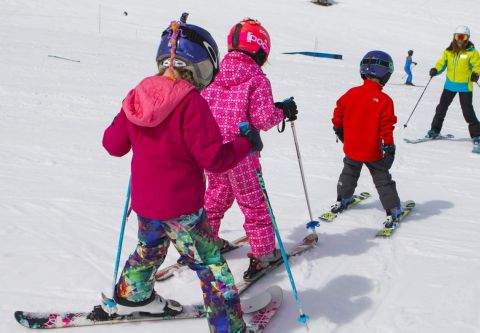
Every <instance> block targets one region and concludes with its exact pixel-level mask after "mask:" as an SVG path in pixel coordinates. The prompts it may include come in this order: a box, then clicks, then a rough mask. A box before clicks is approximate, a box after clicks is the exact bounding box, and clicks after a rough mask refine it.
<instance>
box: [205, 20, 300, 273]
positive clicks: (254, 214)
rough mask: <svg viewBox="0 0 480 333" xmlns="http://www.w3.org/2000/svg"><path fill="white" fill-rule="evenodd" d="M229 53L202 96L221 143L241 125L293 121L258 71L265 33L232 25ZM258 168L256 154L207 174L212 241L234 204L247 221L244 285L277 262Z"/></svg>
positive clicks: (248, 23) (292, 108)
mask: <svg viewBox="0 0 480 333" xmlns="http://www.w3.org/2000/svg"><path fill="white" fill-rule="evenodd" d="M228 51H229V53H228V54H227V55H226V56H225V57H224V58H223V60H222V62H221V65H220V72H219V74H218V75H217V76H216V78H215V80H214V81H213V82H212V84H211V85H210V86H209V87H208V88H207V89H205V90H204V91H203V92H202V96H203V97H205V99H206V100H207V101H208V103H209V105H210V109H211V110H212V113H213V116H214V117H215V119H216V121H217V123H218V125H219V126H220V131H221V133H222V136H223V142H224V143H227V142H231V141H232V140H234V139H235V138H236V136H237V133H238V124H239V123H241V122H249V124H250V126H251V127H252V128H255V129H257V130H262V131H267V130H269V129H270V128H272V127H274V126H275V125H277V124H279V123H280V122H281V121H282V120H283V119H285V118H288V119H289V120H292V121H293V120H295V119H296V114H297V113H298V111H297V108H296V105H295V102H294V101H293V99H291V100H286V101H284V102H279V103H274V102H273V96H272V89H271V85H270V81H269V80H268V79H267V77H266V76H265V74H264V73H263V71H262V68H261V66H262V65H263V64H264V63H265V61H266V60H267V57H268V54H269V52H270V37H269V35H268V32H267V31H266V30H265V28H264V27H263V26H262V25H261V24H260V23H259V22H258V21H255V20H252V19H245V20H243V21H241V22H240V23H238V24H236V25H235V26H233V27H232V29H231V31H230V34H229V36H228ZM256 168H260V164H259V154H255V155H254V156H252V157H251V158H247V159H244V160H242V161H241V162H240V163H239V164H238V165H237V166H236V167H235V168H233V169H231V170H229V171H227V172H222V173H220V172H212V171H209V172H207V176H208V188H207V192H206V196H205V209H206V212H207V216H208V220H209V222H210V224H211V226H212V229H213V232H214V234H215V236H216V237H218V231H219V228H220V222H221V220H222V218H223V216H224V214H225V212H226V211H227V210H228V209H229V208H230V207H231V205H232V204H233V202H234V200H235V199H236V200H237V203H238V205H239V206H240V209H241V210H242V212H243V214H244V215H245V223H244V225H243V227H244V229H245V232H246V234H247V236H248V237H249V243H250V247H251V251H252V253H250V254H249V257H250V266H249V268H248V270H247V271H246V272H245V273H244V278H245V279H247V280H248V279H252V278H254V276H255V275H256V274H257V273H258V272H259V271H261V270H262V269H263V268H264V267H265V266H266V265H268V263H269V262H272V261H276V260H278V259H279V258H280V255H279V254H278V253H277V251H275V233H274V230H273V226H272V222H271V220H270V216H269V214H268V209H267V205H266V202H265V199H264V197H263V194H262V190H261V187H260V184H259V182H258V178H257V175H256V172H255V169H256ZM218 240H219V243H220V244H223V245H221V246H222V247H228V246H229V245H228V243H227V242H226V241H224V240H222V239H221V238H219V239H218Z"/></svg>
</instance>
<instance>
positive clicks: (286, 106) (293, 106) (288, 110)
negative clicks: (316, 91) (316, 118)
mask: <svg viewBox="0 0 480 333" xmlns="http://www.w3.org/2000/svg"><path fill="white" fill-rule="evenodd" d="M275 106H276V107H277V108H280V109H282V111H283V115H284V117H285V118H286V119H288V121H294V120H297V114H298V110H297V103H295V101H294V100H293V97H290V98H287V99H284V100H283V101H281V102H276V103H275Z"/></svg>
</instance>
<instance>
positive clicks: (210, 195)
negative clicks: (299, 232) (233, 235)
mask: <svg viewBox="0 0 480 333" xmlns="http://www.w3.org/2000/svg"><path fill="white" fill-rule="evenodd" d="M254 163H255V164H254ZM255 165H257V166H258V167H259V168H260V162H259V159H258V156H257V155H255V156H249V157H247V158H245V159H243V160H242V161H241V162H240V163H239V164H238V165H237V166H236V167H235V168H233V169H231V170H229V171H227V172H225V173H209V172H207V176H208V188H207V192H206V194H205V210H206V212H207V216H208V220H209V222H210V225H211V226H212V231H213V234H214V236H215V238H218V231H219V229H220V223H221V220H222V218H223V216H224V215H225V212H226V211H227V210H228V209H229V208H230V207H231V206H232V204H233V201H234V200H237V204H238V206H239V207H240V210H241V211H242V212H243V215H244V216H245V223H244V224H243V228H244V229H245V232H246V234H247V236H248V238H249V243H250V248H251V251H252V253H253V255H254V256H255V257H260V256H264V255H268V254H270V253H272V252H273V250H274V249H275V231H274V230H273V225H272V221H271V220H270V215H269V214H268V208H267V203H266V201H265V198H264V197H263V193H262V189H261V187H260V183H259V182H258V178H257V174H256V172H255Z"/></svg>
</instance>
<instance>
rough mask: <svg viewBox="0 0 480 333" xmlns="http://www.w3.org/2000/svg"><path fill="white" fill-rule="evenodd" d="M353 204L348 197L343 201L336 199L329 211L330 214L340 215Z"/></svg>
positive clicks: (351, 198) (351, 199)
mask: <svg viewBox="0 0 480 333" xmlns="http://www.w3.org/2000/svg"><path fill="white" fill-rule="evenodd" d="M352 202H353V196H352V197H350V198H345V199H340V198H337V202H335V203H334V204H333V205H332V207H331V209H330V211H331V212H332V213H341V212H343V211H344V210H345V209H347V208H348V206H349V205H350V204H351V203H352Z"/></svg>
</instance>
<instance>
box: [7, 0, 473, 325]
mask: <svg viewBox="0 0 480 333" xmlns="http://www.w3.org/2000/svg"><path fill="white" fill-rule="evenodd" d="M1 3H2V11H1V13H0V17H1V19H0V45H1V47H0V77H1V80H0V101H1V102H0V211H1V218H0V221H1V222H0V225H1V227H0V241H1V247H0V259H1V267H2V268H1V274H0V300H1V303H0V332H26V329H24V328H22V327H21V326H20V325H18V324H17V323H16V322H15V321H14V318H13V312H14V311H15V310H20V309H22V310H29V311H51V310H86V309H90V308H91V306H92V305H93V304H95V303H97V302H98V301H99V299H100V292H101V291H105V292H107V293H109V292H110V288H111V284H112V276H113V267H114V261H115V255H116V250H117V242H118V232H119V228H120V223H121V217H122V210H123V204H124V199H125V192H126V187H127V182H128V178H129V159H128V158H123V159H115V158H112V157H109V156H108V154H107V153H106V152H105V151H104V150H103V148H102V146H101V138H102V135H103V130H104V128H105V127H106V126H108V124H109V123H110V122H111V120H112V118H113V116H114V115H115V114H116V113H117V112H118V110H119V108H120V105H121V101H122V99H123V98H124V96H125V95H126V93H127V92H128V91H129V89H131V88H132V87H133V86H134V85H135V84H137V83H138V82H139V81H140V80H141V79H142V78H143V77H145V76H147V75H150V74H153V73H154V72H155V70H156V69H155V61H154V57H155V54H156V49H157V46H158V42H159V40H160V35H161V32H162V31H163V29H164V28H165V27H166V26H167V25H168V23H169V22H170V21H171V20H173V19H178V18H179V17H180V15H181V13H182V12H184V11H187V12H189V13H190V17H189V22H191V23H194V24H198V25H200V26H203V27H205V28H206V29H208V30H209V31H211V32H212V34H213V35H214V37H215V38H216V40H217V42H218V44H219V47H220V49H221V52H222V54H225V52H226V35H227V32H228V30H229V29H230V27H231V26H232V25H233V24H234V23H236V22H237V21H238V20H240V19H242V18H243V17H246V16H251V17H254V18H257V19H259V20H260V21H262V22H263V23H264V25H265V26H266V27H267V29H268V30H269V32H270V35H271V39H272V54H271V56H270V58H269V63H268V65H266V66H265V71H266V72H267V74H268V77H269V78H270V80H271V82H272V87H273V91H274V95H275V98H276V99H277V100H280V99H283V98H286V97H290V96H295V99H296V101H297V104H298V106H299V110H300V114H299V119H298V121H297V122H296V130H297V134H298V140H299V144H300V149H301V152H302V160H303V164H304V169H305V173H306V180H307V184H308V187H309V192H310V199H311V202H312V208H313V210H314V214H315V216H318V215H319V214H320V213H321V212H322V211H323V210H325V209H326V208H328V207H329V205H330V204H331V202H332V201H333V200H334V199H335V197H336V182H337V179H338V175H339V173H340V171H341V168H342V158H343V153H342V147H341V145H340V144H337V143H336V142H335V136H334V134H333V131H332V125H331V122H330V118H331V115H332V111H333V107H334V105H335V101H336V100H337V99H338V98H339V97H340V96H341V95H342V94H343V93H344V92H345V91H346V90H347V89H349V88H350V87H352V86H354V85H358V84H360V83H361V80H360V77H359V74H358V64H359V61H360V59H361V58H362V56H363V55H364V54H365V53H366V52H367V51H369V50H371V49H382V50H385V51H387V52H389V53H390V54H391V55H392V57H393V58H394V60H395V66H396V72H395V73H394V74H393V76H392V78H391V80H390V82H389V84H388V85H387V86H386V87H385V91H386V92H387V93H388V94H390V95H391V96H392V98H393V99H394V102H395V107H396V113H397V116H398V118H399V123H398V126H397V130H396V132H395V139H396V143H397V152H398V153H397V159H396V162H395V164H394V166H393V168H392V173H393V176H394V178H395V180H396V181H397V186H398V190H399V194H400V196H401V198H402V200H408V199H413V200H415V201H416V202H417V208H416V210H415V212H414V214H413V215H412V216H411V217H410V218H409V219H408V223H407V222H406V223H405V224H404V225H402V227H401V229H400V230H399V231H398V233H396V234H395V236H394V237H393V238H392V239H387V240H384V239H375V238H374V237H373V236H374V234H375V232H376V230H377V229H378V228H379V227H380V226H381V221H382V220H383V218H384V214H385V213H384V212H383V211H382V208H381V205H380V202H379V200H378V195H377V194H376V190H375V188H374V186H373V183H372V181H371V178H370V175H369V174H368V172H367V171H364V174H363V175H362V177H361V179H360V182H359V187H358V189H359V190H360V191H369V192H370V193H372V194H373V197H372V198H370V199H368V201H366V202H365V203H362V205H361V206H359V207H358V209H355V210H352V211H351V212H348V213H346V214H344V215H343V216H341V217H340V218H339V219H338V220H337V221H336V222H335V223H332V224H327V223H324V224H322V226H321V227H320V228H319V229H318V232H319V238H320V239H319V245H318V248H316V249H315V250H313V251H310V252H309V253H307V254H305V255H304V256H302V257H300V258H294V259H293V260H292V261H291V264H292V269H293V274H294V277H295V279H296V282H297V287H298V289H299V294H300V300H301V302H302V304H303V309H304V311H305V312H306V313H307V314H308V315H310V317H311V321H310V330H311V331H312V332H322V333H332V332H335V333H344V332H345V333H346V332H356V333H385V332H387V333H390V332H391V333H397V332H402V333H405V332H408V333H410V332H411V333H417V332H435V333H440V332H441V333H443V332H457V333H458V332H461V333H473V332H479V331H480V310H479V309H480V284H479V283H478V279H479V276H480V242H479V241H478V239H479V238H480V226H479V223H480V222H479V218H478V210H477V208H478V207H477V206H476V205H477V204H478V193H479V190H480V177H479V173H478V170H479V165H480V156H478V155H473V154H472V153H471V152H470V151H471V143H470V141H469V136H468V131H467V125H466V123H465V121H464V120H463V117H462V114H461V109H460V105H459V102H458V99H456V100H455V101H454V103H453V104H452V106H451V108H450V110H449V113H448V115H447V119H446V121H445V126H444V132H445V133H447V132H448V133H452V134H454V135H455V137H456V139H455V140H453V141H443V142H428V143H423V144H419V145H409V144H406V143H404V142H403V138H406V137H408V138H413V137H419V136H423V135H424V134H425V132H426V131H427V130H428V129H429V126H430V122H431V120H432V117H433V113H434V109H435V106H436V104H437V103H438V100H439V98H440V93H441V90H442V87H443V82H444V76H442V77H437V78H435V79H433V80H432V82H431V83H430V85H429V87H428V89H427V91H426V92H425V95H424V96H423V99H422V101H421V103H420V105H419V106H418V108H417V110H416V111H415V114H414V115H413V117H412V119H411V121H410V123H409V125H408V127H407V128H406V129H404V128H403V126H402V125H403V124H404V123H405V122H406V120H407V118H408V116H409V115H410V112H411V111H412V109H413V107H414V105H415V103H416V102H417V100H418V98H419V97H420V94H421V93H422V91H423V88H422V87H406V86H404V85H402V84H401V83H402V82H403V80H402V76H403V74H404V73H403V70H402V68H403V64H404V60H405V57H406V53H407V50H409V49H413V50H414V51H415V53H414V61H416V62H418V66H416V67H415V68H414V69H413V73H414V79H413V82H414V83H416V84H418V85H425V84H426V83H427V81H428V78H429V77H428V70H429V68H430V67H432V66H433V65H434V63H435V61H436V60H437V59H438V58H439V57H440V56H441V52H442V51H443V49H444V48H445V47H446V46H447V45H448V43H449V41H450V38H451V34H452V32H453V30H454V28H455V27H456V26H457V25H460V24H465V25H468V26H469V27H470V29H471V31H472V41H473V42H474V43H475V42H477V43H479V44H480V23H479V21H478V13H479V12H480V3H479V2H478V1H477V0H459V1H455V2H451V1H443V0H442V1H438V0H424V1H416V0H403V1H393V0H341V1H340V0H339V1H336V4H335V5H334V6H331V7H321V6H316V5H314V4H312V3H310V2H309V1H308V0H262V1H253V0H246V1H232V0H204V1H198V0H184V1H177V2H173V1H153V0H143V1H127V0H117V1H114V0H102V1H97V0H83V1H73V0H63V1H60V0H42V1H27V0H15V1H14V0H4V1H2V2H1ZM124 12H127V14H128V15H125V13H124ZM289 51H317V52H329V53H339V54H342V55H343V57H344V58H343V60H341V61H340V60H331V59H316V58H309V57H305V56H300V55H283V54H281V53H282V52H289ZM53 56H56V57H53ZM57 57H63V58H67V59H60V58H57ZM474 107H475V108H476V109H477V115H478V116H480V113H479V112H480V95H479V94H478V87H477V86H475V91H474ZM263 138H264V141H265V150H264V152H263V153H262V155H263V159H262V160H263V169H264V174H265V181H266V184H267V188H268V191H269V195H270V199H271V202H272V206H273V208H274V211H275V214H276V217H277V223H278V225H279V227H280V229H281V230H280V232H281V234H282V236H283V238H284V242H285V245H286V246H287V247H289V246H292V245H293V244H294V243H295V242H296V241H297V240H299V239H301V238H302V237H303V236H304V235H305V232H306V230H305V229H304V224H305V223H306V222H308V220H309V218H308V212H307V208H306V204H305V199H304V195H303V189H302V183H301V178H300V173H299V168H298V163H297V160H296V152H295V146H294V142H293V138H292V134H291V131H290V129H289V128H288V127H287V129H286V131H285V133H283V134H279V133H277V132H276V131H275V130H272V131H270V132H268V133H266V134H264V136H263ZM242 223H243V218H242V215H241V213H240V211H239V210H238V208H237V207H234V208H233V209H232V210H231V211H230V212H229V213H228V214H227V216H226V218H225V221H224V225H223V226H222V231H221V232H222V236H223V237H225V238H228V239H233V238H236V237H238V236H240V235H242V233H243V230H242ZM135 240H136V222H135V218H134V217H132V218H131V220H130V221H129V223H128V225H127V230H126V234H125V242H124V247H123V254H122V258H123V259H122V262H123V261H124V259H125V258H126V256H127V255H128V253H130V252H131V251H132V250H133V248H134V246H135ZM247 251H248V248H243V249H242V250H238V251H237V252H235V253H232V254H231V255H229V256H228V257H227V258H228V259H229V263H230V266H231V268H232V270H233V271H234V273H235V275H236V276H238V278H240V277H241V274H242V272H243V270H245V268H246V266H247V265H248V259H247V258H246V252H247ZM176 256H177V254H176V253H175V250H172V251H170V253H169V256H168V257H167V260H166V263H171V262H174V261H175V260H176ZM271 284H279V285H280V286H281V287H282V288H283V289H284V291H285V296H284V305H283V306H282V309H281V311H280V315H278V316H277V317H276V318H275V319H274V321H273V322H272V324H271V326H269V328H268V330H267V331H266V332H279V333H287V332H288V333H293V332H304V331H305V328H304V327H302V326H301V325H300V324H299V323H297V322H296V320H295V318H296V317H297V315H298V314H297V312H296V306H295V302H294V299H293V297H292V292H291V288H290V284H289V280H288V277H287V274H286V273H285V271H284V270H282V269H279V270H277V272H276V273H275V274H272V276H269V277H268V278H266V279H264V280H263V281H262V282H259V284H258V286H255V287H254V288H253V289H252V291H251V292H255V290H261V289H262V288H265V287H267V286H268V285H271ZM156 289H157V291H158V292H159V293H161V294H163V295H164V296H166V297H169V298H174V299H177V300H178V301H180V302H183V303H192V302H200V301H201V292H200V287H199V284H198V281H197V278H196V276H195V274H194V273H193V272H190V271H188V272H185V273H182V274H181V275H180V276H178V277H177V278H174V279H172V280H171V281H168V282H165V283H163V284H158V285H157V286H156ZM132 329H134V330H137V331H144V332H176V333H187V332H188V333H190V332H199V333H202V332H207V331H208V328H207V325H206V323H205V322H202V321H198V320H197V321H192V320H191V321H181V322H161V323H160V322H158V323H155V322H150V323H141V324H132V325H119V326H116V327H93V328H84V329H78V331H79V332H80V331H82V332H95V333H101V332H120V333H121V332H130V331H131V330H132Z"/></svg>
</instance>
